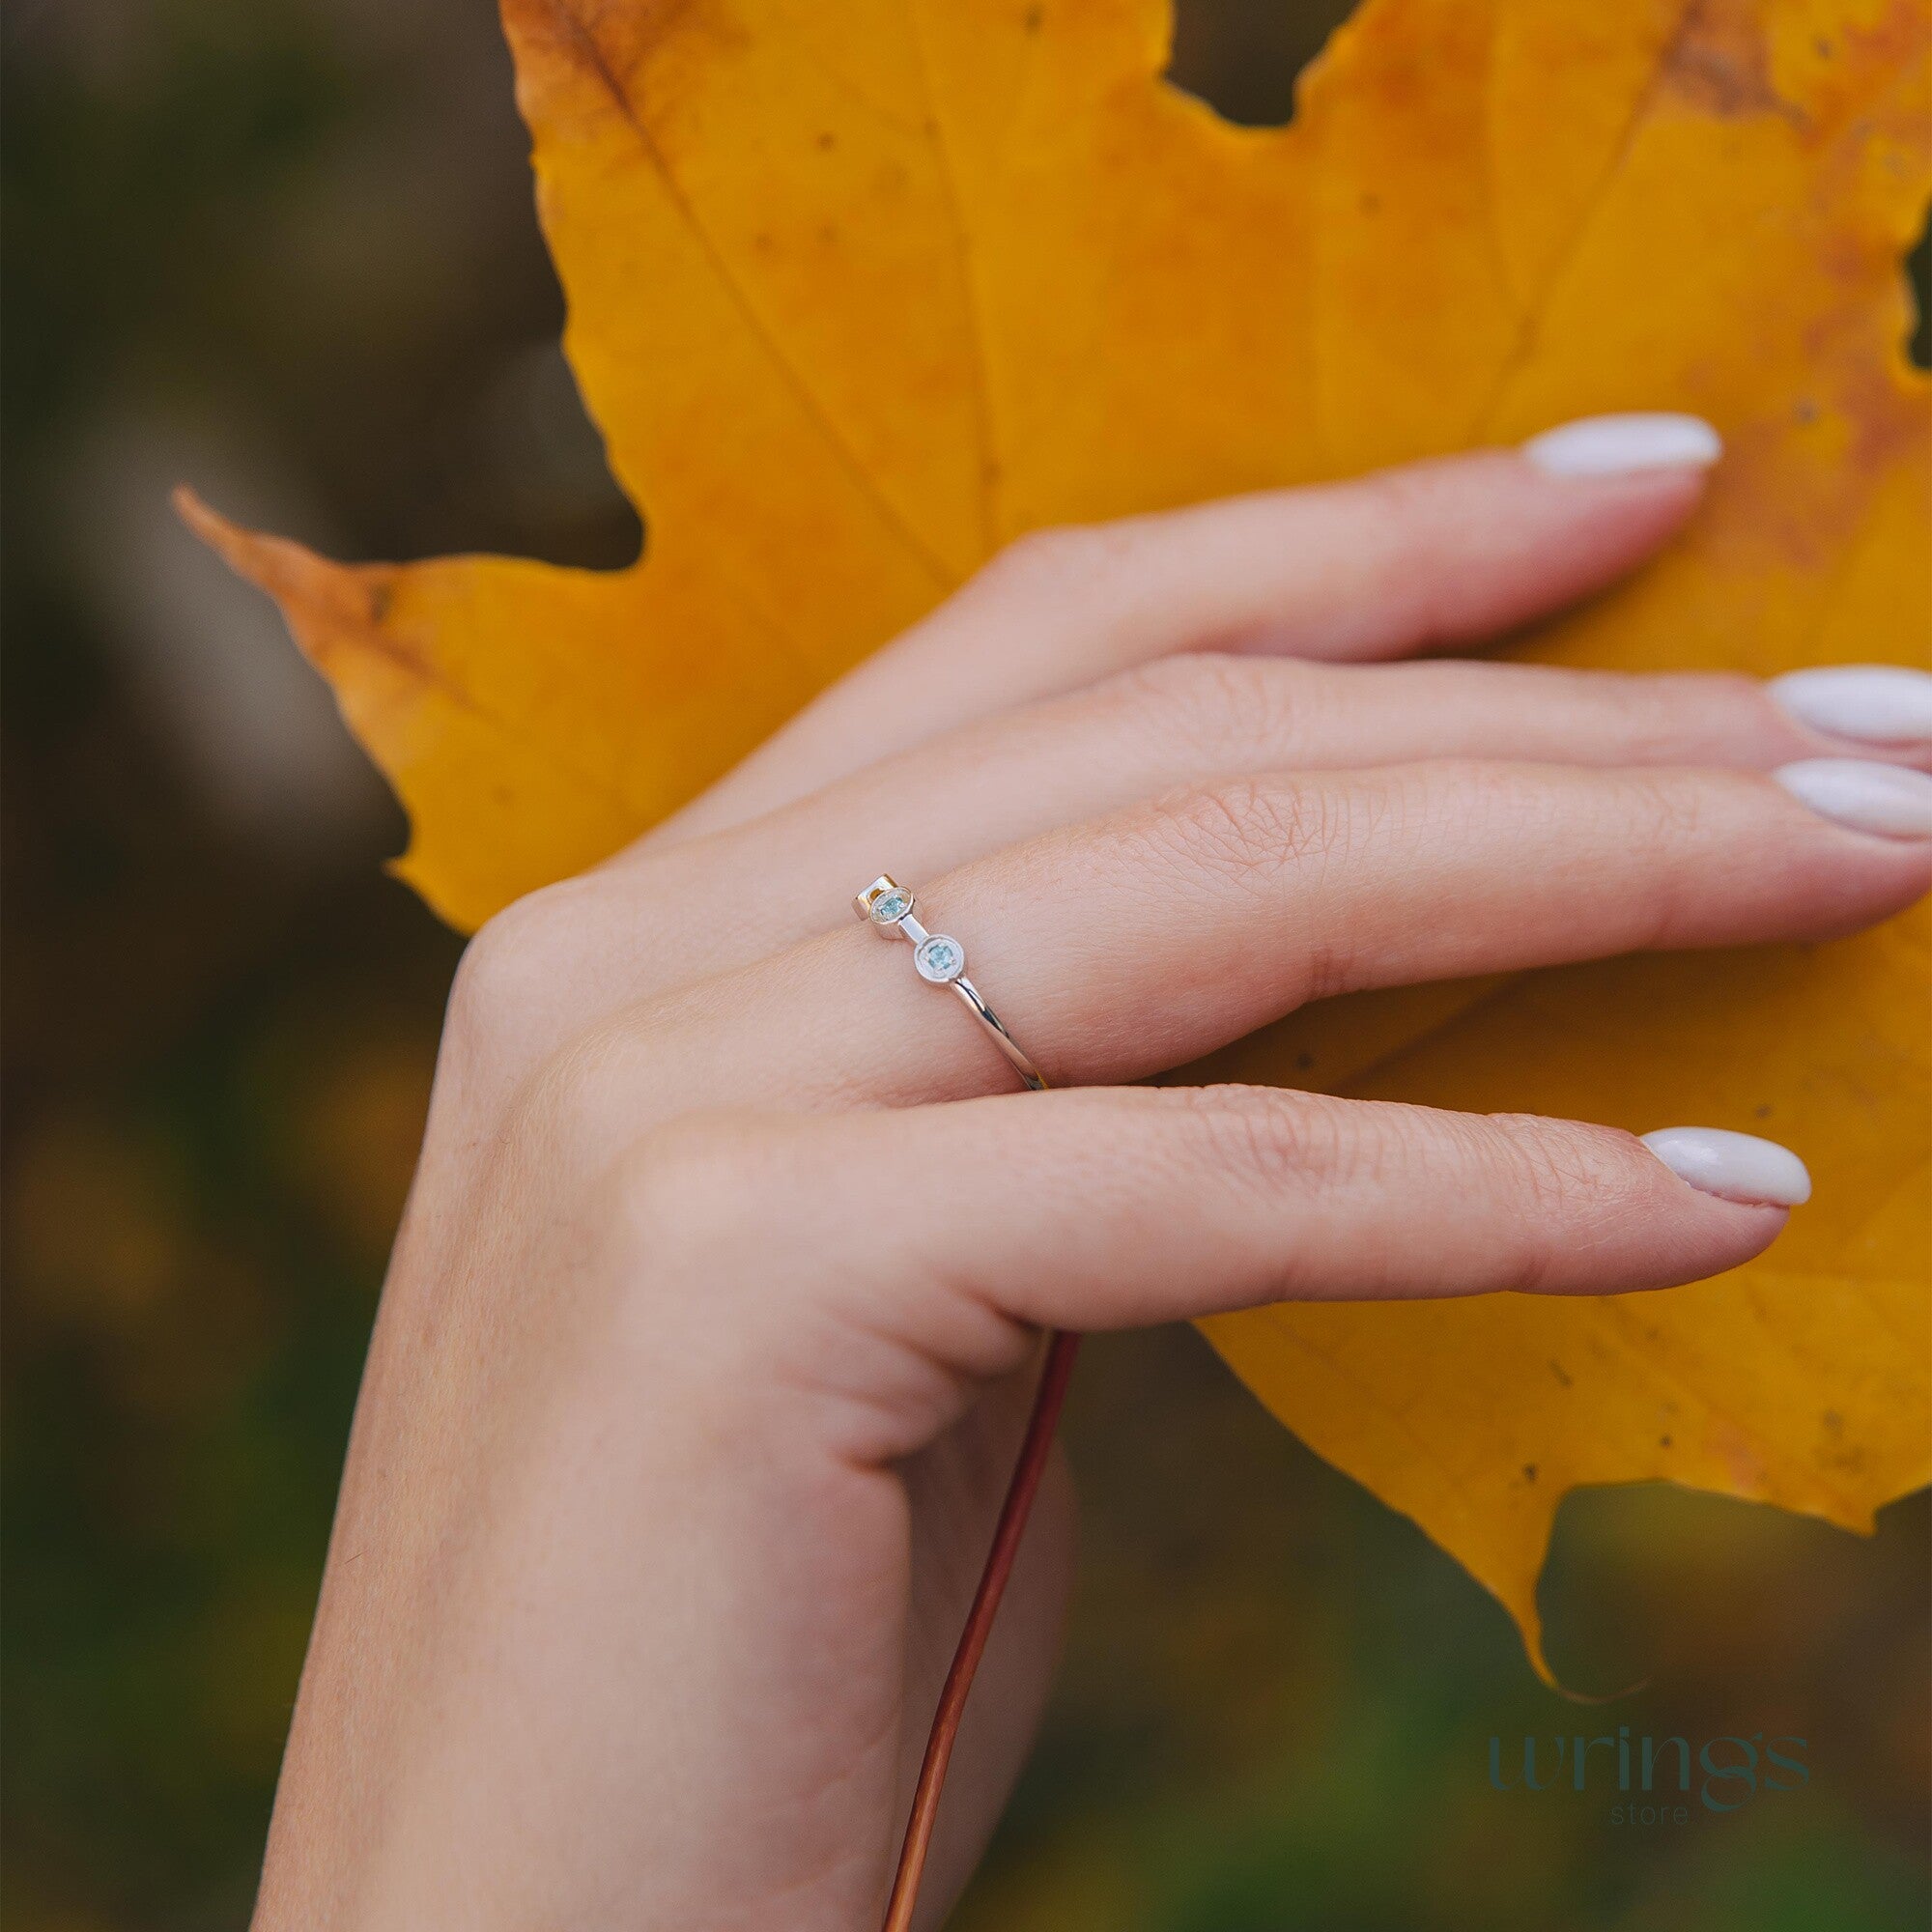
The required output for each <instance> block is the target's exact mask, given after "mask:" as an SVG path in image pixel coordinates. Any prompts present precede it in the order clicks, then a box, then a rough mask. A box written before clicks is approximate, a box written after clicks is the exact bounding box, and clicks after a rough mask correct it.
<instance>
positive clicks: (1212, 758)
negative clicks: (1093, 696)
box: [1115, 651, 1300, 763]
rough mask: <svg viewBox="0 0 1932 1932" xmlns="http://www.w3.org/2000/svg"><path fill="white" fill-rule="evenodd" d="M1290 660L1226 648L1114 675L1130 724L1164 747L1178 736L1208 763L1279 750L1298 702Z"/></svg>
mask: <svg viewBox="0 0 1932 1932" xmlns="http://www.w3.org/2000/svg"><path fill="white" fill-rule="evenodd" d="M1291 677H1292V673H1291V672H1290V670H1289V668H1288V667H1286V666H1283V665H1281V664H1278V663H1274V662H1271V661H1268V660H1264V659H1259V658H1251V657H1241V656H1236V655H1235V654H1232V653H1229V652H1225V651H1204V652H1198V653H1196V652H1189V653H1185V654H1183V655H1180V656H1177V657H1166V658H1155V659H1153V660H1151V662H1150V663H1148V664H1144V665H1139V666H1136V667H1135V668H1133V669H1132V670H1128V671H1124V672H1122V674H1121V676H1120V677H1119V678H1118V679H1117V680H1116V681H1115V682H1116V686H1117V690H1118V695H1119V696H1120V698H1121V699H1122V703H1123V706H1124V708H1125V710H1126V713H1127V716H1128V717H1129V718H1130V719H1132V720H1133V721H1134V723H1135V725H1136V727H1137V728H1138V729H1139V730H1140V731H1142V732H1144V733H1145V735H1146V736H1147V737H1148V738H1150V739H1151V740H1153V741H1154V742H1157V743H1159V744H1160V745H1162V746H1163V747H1170V748H1171V747H1173V746H1174V745H1175V744H1176V743H1177V742H1179V744H1181V745H1184V746H1186V747H1188V748H1190V749H1192V750H1193V751H1194V752H1195V753H1196V754H1197V755H1199V756H1200V757H1202V758H1203V759H1204V760H1206V761H1208V762H1213V763H1218V762H1223V761H1228V760H1234V759H1239V758H1243V757H1249V756H1253V755H1254V754H1255V753H1257V752H1261V751H1278V750H1279V749H1280V748H1282V747H1283V746H1285V745H1287V744H1289V743H1290V742H1291V741H1292V739H1293V731H1294V726H1295V724H1296V721H1297V718H1298V714H1299V711H1300V706H1299V704H1298V702H1297V701H1296V699H1295V698H1294V696H1293V695H1292V694H1291V690H1290V684H1291Z"/></svg>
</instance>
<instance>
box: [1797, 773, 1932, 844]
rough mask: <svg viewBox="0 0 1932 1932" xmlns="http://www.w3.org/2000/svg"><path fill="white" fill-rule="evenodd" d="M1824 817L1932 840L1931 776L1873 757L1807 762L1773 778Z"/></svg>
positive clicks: (1890, 834) (1855, 826)
mask: <svg viewBox="0 0 1932 1932" xmlns="http://www.w3.org/2000/svg"><path fill="white" fill-rule="evenodd" d="M1772 777H1773V778H1775V779H1776V781H1778V783H1779V784H1781V785H1782V786H1783V787H1784V788H1785V790H1786V791H1788V792H1789V793H1790V794H1791V795H1792V797H1793V798H1795V799H1798V800H1800V801H1801V802H1802V803H1804V804H1805V805H1808V806H1809V807H1810V808H1811V810H1813V811H1815V812H1816V813H1817V814H1818V815H1819V816H1820V817H1821V818H1831V819H1835V820H1836V821H1837V823H1838V824H1840V825H1849V826H1850V827H1851V829H1852V830H1853V831H1854V832H1876V833H1878V834H1879V835H1880V836H1881V837H1883V838H1932V777H1927V776H1926V774H1925V773H1923V772H1914V771H1908V770H1907V769H1906V768H1905V767H1904V766H1903V765H1880V764H1874V763H1873V762H1872V761H1871V760H1870V759H1868V758H1802V759H1800V760H1799V762H1798V763H1797V764H1795V765H1780V766H1779V767H1778V769H1777V770H1776V771H1775V772H1773V773H1772Z"/></svg>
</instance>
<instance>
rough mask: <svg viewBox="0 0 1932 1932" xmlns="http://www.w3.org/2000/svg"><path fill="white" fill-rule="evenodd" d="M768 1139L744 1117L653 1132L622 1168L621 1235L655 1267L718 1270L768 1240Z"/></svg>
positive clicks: (697, 1118) (618, 1194)
mask: <svg viewBox="0 0 1932 1932" xmlns="http://www.w3.org/2000/svg"><path fill="white" fill-rule="evenodd" d="M770 1152H771V1150H770V1146H769V1137H768V1136H767V1135H766V1134H765V1132H764V1131H763V1130H762V1128H761V1126H760V1124H759V1123H758V1122H755V1121H753V1120H751V1119H749V1118H747V1117H745V1116H742V1115H734V1114H694V1115H686V1116H684V1117H683V1118H682V1119H679V1120H676V1121H671V1122H666V1123H665V1124H663V1125H661V1126H657V1127H653V1128H652V1129H651V1130H650V1131H649V1132H648V1133H646V1134H644V1135H643V1136H641V1137H640V1138H639V1140H637V1141H636V1142H634V1143H633V1144H632V1145H631V1147H630V1148H629V1149H628V1150H627V1151H625V1153H624V1154H623V1156H622V1157H621V1159H620V1160H619V1162H618V1164H617V1171H616V1177H615V1187H614V1201H615V1207H616V1219H617V1230H618V1234H619V1237H620V1240H621V1242H622V1245H623V1246H624V1248H625V1249H626V1251H627V1252H629V1253H630V1254H631V1255H632V1256H634V1257H636V1258H640V1259H645V1260H647V1261H649V1262H651V1263H653V1264H659V1263H663V1262H666V1261H674V1262H676V1263H678V1264H683V1265H689V1264H707V1263H716V1262H720V1261H722V1260H724V1259H725V1258H726V1257H727V1256H729V1255H730V1254H732V1253H734V1252H736V1251H737V1250H738V1249H739V1248H740V1247H741V1246H742V1245H743V1244H744V1243H745V1242H746V1241H747V1240H748V1239H750V1240H759V1239H762V1238H763V1235H762V1233H761V1228H762V1224H763V1222H764V1220H765V1218H766V1217H767V1216H768V1214H769V1212H770V1210H771V1207H772V1202H773V1183H774V1179H775V1176H774V1174H773V1171H772V1170H773V1169H774V1167H775V1165H776V1163H775V1162H774V1161H773V1160H772V1159H771V1158H770Z"/></svg>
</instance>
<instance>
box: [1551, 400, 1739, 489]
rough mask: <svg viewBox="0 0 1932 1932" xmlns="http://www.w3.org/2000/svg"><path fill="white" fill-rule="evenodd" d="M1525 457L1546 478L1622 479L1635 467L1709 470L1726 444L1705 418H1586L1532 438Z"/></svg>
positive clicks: (1633, 416) (1651, 415) (1628, 416)
mask: <svg viewBox="0 0 1932 1932" xmlns="http://www.w3.org/2000/svg"><path fill="white" fill-rule="evenodd" d="M1522 453H1523V455H1524V456H1526V457H1528V459H1529V460H1530V462H1532V463H1533V464H1535V465H1536V467H1537V468H1538V469H1541V470H1542V471H1543V472H1544V473H1545V474H1546V475H1548V476H1621V475H1624V474H1625V473H1626V472H1627V471H1629V470H1633V469H1709V468H1710V467H1711V465H1712V464H1714V463H1715V462H1717V460H1718V458H1719V457H1720V456H1721V455H1722V454H1723V453H1724V442H1723V439H1722V438H1721V437H1720V436H1719V434H1718V432H1717V431H1716V430H1714V429H1713V428H1712V427H1711V425H1710V424H1709V423H1707V422H1706V421H1705V420H1704V419H1703V417H1701V416H1678V415H1665V414H1648V415H1627V416H1583V417H1580V418H1579V419H1578V420H1577V421H1576V422H1567V423H1563V424H1561V425H1560V426H1559V427H1557V428H1555V429H1547V430H1545V431H1544V432H1543V434H1542V435H1541V436H1533V437H1531V438H1530V440H1528V441H1527V442H1526V443H1524V444H1523V446H1522Z"/></svg>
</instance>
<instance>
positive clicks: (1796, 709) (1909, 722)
mask: <svg viewBox="0 0 1932 1932" xmlns="http://www.w3.org/2000/svg"><path fill="white" fill-rule="evenodd" d="M1766 688H1767V689H1768V690H1769V691H1770V693H1771V695H1772V696H1773V697H1774V698H1775V699H1776V701H1777V703H1778V704H1780V705H1781V706H1782V707H1783V708H1784V709H1785V710H1786V711H1788V712H1789V713H1790V714H1791V716H1792V717H1794V718H1795V719H1797V720H1798V722H1799V723H1800V724H1801V725H1809V726H1810V727H1811V728H1812V730H1814V731H1829V732H1830V733H1831V734H1832V735H1833V737H1834V738H1858V739H1861V740H1862V741H1863V742H1864V743H1865V744H1867V745H1922V744H1925V743H1928V742H1932V673H1927V672H1925V671H1922V670H1913V669H1912V668H1910V667H1909V666H1906V665H1819V666H1816V667H1815V668H1812V669H1810V670H1791V671H1786V672H1785V674H1784V675H1783V676H1782V677H1775V678H1773V679H1772V681H1771V683H1770V684H1769V685H1768V686H1767V687H1766Z"/></svg>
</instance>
